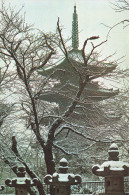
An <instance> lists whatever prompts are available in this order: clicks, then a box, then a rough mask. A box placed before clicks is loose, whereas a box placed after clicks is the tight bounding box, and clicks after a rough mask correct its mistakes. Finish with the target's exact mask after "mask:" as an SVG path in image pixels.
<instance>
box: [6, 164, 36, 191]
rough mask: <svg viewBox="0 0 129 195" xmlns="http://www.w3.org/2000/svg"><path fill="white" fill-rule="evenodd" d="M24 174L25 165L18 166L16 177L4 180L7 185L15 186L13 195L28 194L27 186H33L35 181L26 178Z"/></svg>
mask: <svg viewBox="0 0 129 195" xmlns="http://www.w3.org/2000/svg"><path fill="white" fill-rule="evenodd" d="M25 174H26V170H25V167H23V166H21V167H18V169H17V177H16V178H13V179H7V180H6V181H5V184H6V185H7V186H9V187H15V195H28V189H29V187H31V186H35V183H34V182H33V181H32V180H31V179H30V178H27V177H26V176H25Z"/></svg>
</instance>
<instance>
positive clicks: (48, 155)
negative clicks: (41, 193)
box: [44, 145, 56, 195]
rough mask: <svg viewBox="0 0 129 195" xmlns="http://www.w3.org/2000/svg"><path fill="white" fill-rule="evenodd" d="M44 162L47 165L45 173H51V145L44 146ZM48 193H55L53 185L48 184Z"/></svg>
mask: <svg viewBox="0 0 129 195" xmlns="http://www.w3.org/2000/svg"><path fill="white" fill-rule="evenodd" d="M44 155H45V156H44V157H45V163H46V167H47V173H48V174H50V175H53V173H54V172H55V171H56V170H55V162H54V160H53V153H52V146H48V145H47V146H46V148H45V151H44ZM50 195H55V187H54V186H50Z"/></svg>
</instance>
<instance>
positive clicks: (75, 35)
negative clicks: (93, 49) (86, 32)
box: [72, 5, 79, 50]
mask: <svg viewBox="0 0 129 195" xmlns="http://www.w3.org/2000/svg"><path fill="white" fill-rule="evenodd" d="M78 46H79V38H78V15H77V11H76V5H75V6H74V13H73V22H72V47H73V50H78Z"/></svg>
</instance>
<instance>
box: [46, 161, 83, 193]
mask: <svg viewBox="0 0 129 195" xmlns="http://www.w3.org/2000/svg"><path fill="white" fill-rule="evenodd" d="M67 170H68V162H67V160H66V159H65V158H62V159H61V160H60V166H59V173H54V174H53V175H46V176H45V178H44V182H45V183H46V184H47V185H51V186H55V193H54V194H55V195H70V194H71V193H70V186H71V185H77V184H80V183H81V176H80V175H74V174H72V173H67Z"/></svg>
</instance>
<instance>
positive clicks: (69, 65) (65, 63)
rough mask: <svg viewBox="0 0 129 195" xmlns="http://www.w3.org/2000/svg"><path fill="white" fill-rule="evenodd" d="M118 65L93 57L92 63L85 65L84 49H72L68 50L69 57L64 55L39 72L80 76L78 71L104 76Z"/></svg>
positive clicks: (59, 75) (58, 75)
mask: <svg viewBox="0 0 129 195" xmlns="http://www.w3.org/2000/svg"><path fill="white" fill-rule="evenodd" d="M116 67H117V64H111V63H103V62H101V61H97V60H96V59H93V58H90V65H88V66H85V64H84V60H83V57H82V50H71V51H69V52H68V59H67V58H65V57H64V58H62V59H61V60H59V61H58V62H56V63H55V64H52V65H48V66H45V67H44V69H41V70H39V74H41V75H45V76H47V75H50V74H52V75H53V78H54V77H55V78H60V77H61V76H62V75H61V72H62V73H63V72H64V73H66V72H67V74H70V75H71V73H72V74H73V75H74V76H78V72H79V73H83V74H87V73H88V75H89V76H97V75H98V76H99V75H100V76H103V75H106V74H108V73H111V72H112V71H113V70H115V69H116Z"/></svg>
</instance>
